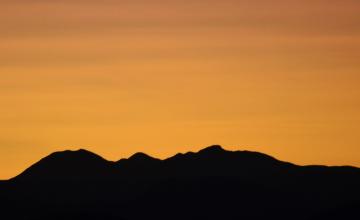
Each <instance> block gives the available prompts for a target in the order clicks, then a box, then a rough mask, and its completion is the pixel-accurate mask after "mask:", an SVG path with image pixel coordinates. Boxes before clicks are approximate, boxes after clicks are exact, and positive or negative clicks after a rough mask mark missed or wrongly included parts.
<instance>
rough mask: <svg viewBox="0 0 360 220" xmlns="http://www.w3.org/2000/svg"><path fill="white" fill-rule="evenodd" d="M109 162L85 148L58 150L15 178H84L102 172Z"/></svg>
mask: <svg viewBox="0 0 360 220" xmlns="http://www.w3.org/2000/svg"><path fill="white" fill-rule="evenodd" d="M108 164H109V162H108V161H107V160H105V159H104V158H102V157H101V156H99V155H97V154H95V153H92V152H90V151H87V150H84V149H79V150H65V151H58V152H55V153H52V154H50V155H49V156H47V157H45V158H43V159H41V160H40V161H39V162H37V163H35V164H34V165H32V166H31V167H29V168H28V169H26V170H25V171H24V172H23V173H21V174H20V175H19V176H17V177H15V179H60V178H64V177H68V176H70V177H76V178H77V177H79V178H82V177H84V176H91V175H93V174H94V175H96V174H97V173H100V172H102V171H103V170H105V169H106V167H107V166H108Z"/></svg>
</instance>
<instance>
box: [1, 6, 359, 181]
mask: <svg viewBox="0 0 360 220" xmlns="http://www.w3.org/2000/svg"><path fill="white" fill-rule="evenodd" d="M359 11H360V2H359V1H358V0H343V1H338V0H326V1H325V0H302V1H295V0H251V1H250V0H246V1H245V0H222V1H218V0H216V1H215V0H192V1H183V0H167V1H165V0H121V1H119V0H88V1H85V0H34V1H25V0H1V1H0V51H1V53H0V74H1V75H0V76H1V77H0V103H1V108H0V179H6V178H10V177H12V176H14V175H16V174H18V173H19V172H21V171H22V170H24V169H25V168H26V167H28V166H29V165H31V164H32V163H34V162H36V161H37V160H39V159H40V158H42V157H44V156H46V155H47V154H49V153H51V152H53V151H56V150H64V149H78V148H86V149H89V150H91V151H94V152H95V153H98V154H100V155H102V156H104V157H105V158H107V159H110V160H117V159H119V158H122V157H127V156H129V155H131V154H133V153H134V152H137V151H144V152H147V153H149V154H151V155H154V156H157V157H161V158H164V157H167V156H170V155H172V154H175V153H176V152H179V151H180V152H186V151H190V150H192V151H196V150H198V149H200V148H203V147H205V146H208V145H211V144H222V145H223V146H224V147H225V148H227V149H248V150H256V151H261V152H264V153H268V154H271V155H273V156H276V157H278V158H279V159H282V160H287V161H292V162H295V163H299V164H314V163H316V164H329V165H343V164H351V165H356V166H360V148H359V147H360V145H359V136H360V123H359V122H360V74H359V73H360V62H359V51H360V13H359Z"/></svg>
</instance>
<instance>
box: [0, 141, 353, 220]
mask: <svg viewBox="0 0 360 220" xmlns="http://www.w3.org/2000/svg"><path fill="white" fill-rule="evenodd" d="M0 207H2V208H1V209H0V210H1V213H0V218H1V217H2V218H1V219H13V220H17V219H30V220H35V219H40V220H42V219H55V220H56V219H89V220H93V219H94V220H95V219H111V220H112V219H119V220H121V219H128V220H131V219H134V220H137V219H174V220H177V219H210V220H211V219H224V220H227V219H284V220H285V219H295V220H297V219H299V220H300V219H360V169H359V168H356V167H351V166H341V167H340V166H339V167H328V166H299V165H295V164H292V163H289V162H284V161H280V160H277V159H276V158H274V157H271V156H269V155H266V154H262V153H258V152H251V151H227V150H224V149H223V148H222V147H221V146H218V145H214V146H210V147H207V148H205V149H203V150H200V151H199V152H196V153H194V152H188V153H185V154H182V153H179V154H176V155H175V156H173V157H170V158H167V159H164V160H160V159H157V158H153V157H151V156H149V155H146V154H144V153H136V154H134V155H133V156H131V157H129V158H127V159H121V160H119V161H115V162H114V161H107V160H105V159H104V158H102V157H101V156H99V155H96V154H94V153H92V152H89V151H87V150H83V149H81V150H78V151H63V152H56V153H53V154H51V155H49V156H47V157H45V158H43V159H41V160H40V161H39V162H37V163H35V164H34V165H32V166H31V167H29V168H28V169H26V170H25V171H24V172H23V173H21V174H20V175H18V176H16V177H14V178H12V179H10V180H6V181H0Z"/></svg>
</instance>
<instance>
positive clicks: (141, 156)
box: [129, 152, 155, 160]
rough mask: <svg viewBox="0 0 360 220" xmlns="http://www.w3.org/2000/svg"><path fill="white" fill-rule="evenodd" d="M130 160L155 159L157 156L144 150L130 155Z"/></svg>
mask: <svg viewBox="0 0 360 220" xmlns="http://www.w3.org/2000/svg"><path fill="white" fill-rule="evenodd" d="M129 160H155V158H153V157H151V156H149V155H147V154H145V153H142V152H138V153H135V154H134V155H132V156H131V157H129Z"/></svg>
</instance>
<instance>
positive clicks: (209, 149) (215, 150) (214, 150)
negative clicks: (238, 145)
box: [199, 145, 226, 153]
mask: <svg viewBox="0 0 360 220" xmlns="http://www.w3.org/2000/svg"><path fill="white" fill-rule="evenodd" d="M222 152H226V150H224V149H223V148H222V147H221V146H220V145H212V146H210V147H207V148H204V149H202V150H200V151H199V153H222Z"/></svg>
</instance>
